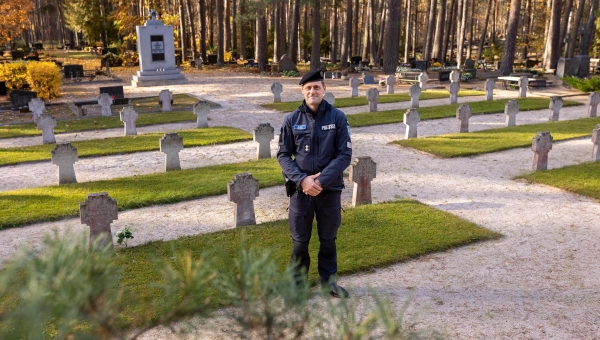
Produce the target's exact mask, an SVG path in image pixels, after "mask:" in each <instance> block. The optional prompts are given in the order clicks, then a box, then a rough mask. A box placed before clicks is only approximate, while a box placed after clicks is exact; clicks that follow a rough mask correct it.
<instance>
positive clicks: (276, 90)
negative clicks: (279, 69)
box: [271, 82, 283, 103]
mask: <svg viewBox="0 0 600 340" xmlns="http://www.w3.org/2000/svg"><path fill="white" fill-rule="evenodd" d="M271 92H273V103H281V92H283V86H281V83H278V82H275V83H273V84H272V85H271Z"/></svg>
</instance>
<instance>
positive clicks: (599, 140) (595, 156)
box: [592, 124, 600, 162]
mask: <svg viewBox="0 0 600 340" xmlns="http://www.w3.org/2000/svg"><path fill="white" fill-rule="evenodd" d="M592 143H594V149H593V150H592V161H594V162H597V161H600V147H598V144H600V124H598V125H596V128H595V129H594V131H592Z"/></svg>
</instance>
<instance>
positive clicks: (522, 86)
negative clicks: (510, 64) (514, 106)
mask: <svg viewBox="0 0 600 340" xmlns="http://www.w3.org/2000/svg"><path fill="white" fill-rule="evenodd" d="M528 87H529V79H528V78H527V77H526V76H522V77H521V78H519V98H525V97H527V88H528Z"/></svg>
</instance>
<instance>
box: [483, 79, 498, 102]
mask: <svg viewBox="0 0 600 340" xmlns="http://www.w3.org/2000/svg"><path fill="white" fill-rule="evenodd" d="M495 87H496V82H495V80H494V79H492V78H488V79H487V80H486V81H485V99H486V100H494V88H495Z"/></svg>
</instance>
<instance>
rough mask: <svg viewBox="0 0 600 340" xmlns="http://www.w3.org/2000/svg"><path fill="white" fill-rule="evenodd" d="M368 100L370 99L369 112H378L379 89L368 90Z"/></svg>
mask: <svg viewBox="0 0 600 340" xmlns="http://www.w3.org/2000/svg"><path fill="white" fill-rule="evenodd" d="M367 100H368V101H369V112H377V100H379V90H378V89H376V88H372V89H369V91H367Z"/></svg>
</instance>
